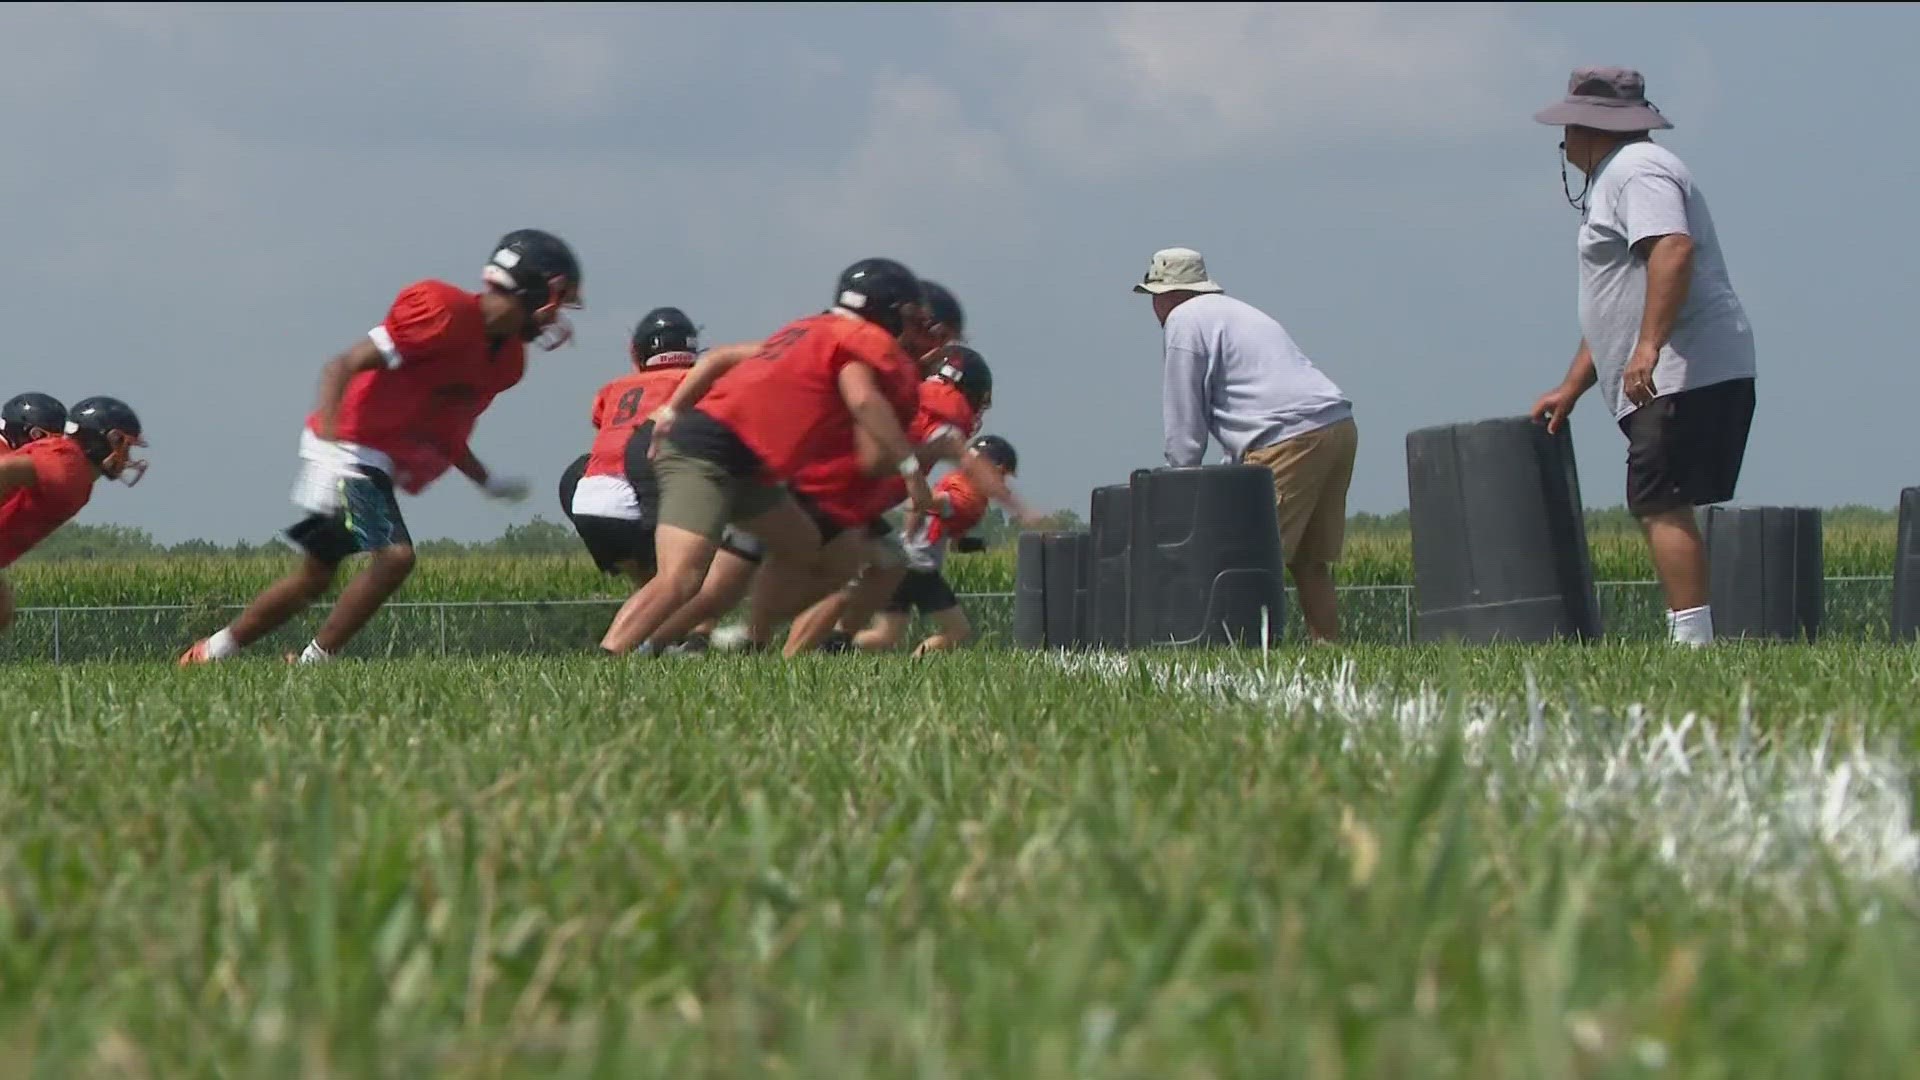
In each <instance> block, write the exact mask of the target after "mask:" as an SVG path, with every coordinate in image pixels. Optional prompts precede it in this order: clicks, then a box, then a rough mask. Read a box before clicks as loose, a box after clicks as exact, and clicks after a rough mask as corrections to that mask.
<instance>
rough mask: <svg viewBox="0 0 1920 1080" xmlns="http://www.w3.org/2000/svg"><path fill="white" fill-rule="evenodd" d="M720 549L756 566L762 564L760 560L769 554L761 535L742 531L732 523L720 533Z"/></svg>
mask: <svg viewBox="0 0 1920 1080" xmlns="http://www.w3.org/2000/svg"><path fill="white" fill-rule="evenodd" d="M720 550H721V551H724V552H727V553H728V554H730V555H733V556H734V557H736V558H740V559H745V560H746V561H747V562H750V563H752V564H754V565H755V566H758V565H760V560H761V559H764V558H766V555H767V549H766V547H765V545H763V544H761V543H760V538H759V537H757V536H755V535H753V534H752V533H748V532H741V531H740V530H739V529H736V528H734V527H733V526H731V525H729V526H727V528H726V531H724V532H722V533H721V534H720Z"/></svg>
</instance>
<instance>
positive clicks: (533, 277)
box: [481, 229, 581, 351]
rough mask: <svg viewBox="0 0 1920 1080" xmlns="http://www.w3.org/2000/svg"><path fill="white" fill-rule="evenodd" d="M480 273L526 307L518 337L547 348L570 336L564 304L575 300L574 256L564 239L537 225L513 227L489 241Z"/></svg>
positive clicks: (576, 272)
mask: <svg viewBox="0 0 1920 1080" xmlns="http://www.w3.org/2000/svg"><path fill="white" fill-rule="evenodd" d="M481 276H482V278H483V279H484V280H485V281H486V283H487V284H489V285H491V286H493V287H494V288H496V289H499V290H500V291H501V292H504V293H507V294H509V295H511V296H514V297H517V298H518V299H519V300H520V303H521V304H522V305H523V306H524V307H525V308H526V313H527V318H526V325H524V326H523V327H521V330H520V336H521V337H522V338H524V339H525V340H527V341H531V342H538V343H539V345H540V347H541V348H543V349H547V350H549V351H551V350H553V349H557V348H559V347H560V346H562V345H564V344H566V343H567V342H568V341H569V340H571V339H572V338H573V324H572V323H571V322H569V321H568V320H567V316H566V314H565V311H564V309H566V308H578V307H580V304H581V300H580V284H581V282H580V260H579V259H577V258H575V257H574V254H573V249H572V248H570V247H568V246H567V242H566V241H565V240H562V239H560V238H559V237H557V236H555V235H553V234H552V233H550V232H543V231H541V230H539V229H515V230H514V231H512V232H510V233H508V234H507V235H505V236H503V237H501V238H500V242H499V243H497V244H495V245H494V246H493V256H492V257H491V258H489V259H488V260H487V268H486V269H485V270H484V271H482V273H481Z"/></svg>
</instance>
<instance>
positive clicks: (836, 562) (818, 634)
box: [749, 531, 867, 657]
mask: <svg viewBox="0 0 1920 1080" xmlns="http://www.w3.org/2000/svg"><path fill="white" fill-rule="evenodd" d="M866 557H867V540H866V537H864V536H862V535H860V534H859V533H857V532H852V531H849V532H844V533H841V534H840V535H839V536H836V537H834V538H833V542H832V543H830V544H828V545H826V546H825V547H823V548H821V549H820V554H819V557H818V558H816V559H814V560H813V561H812V563H811V564H809V565H807V566H805V567H794V568H793V570H792V571H790V572H789V573H787V574H785V575H781V574H779V573H778V572H776V570H775V569H774V568H771V567H770V568H769V569H768V570H767V571H766V572H765V573H764V574H763V575H762V577H763V578H764V579H766V582H767V586H768V587H767V589H766V591H765V594H764V595H763V594H762V592H761V590H760V589H759V588H757V587H756V588H755V590H754V595H753V597H752V598H751V599H750V600H749V603H750V604H756V605H757V607H758V611H757V612H756V615H755V622H756V625H757V626H765V627H767V628H768V629H771V627H772V625H773V623H774V622H777V621H779V620H781V619H793V620H795V621H794V623H793V626H792V628H791V629H790V630H789V631H788V632H787V645H786V649H785V650H784V652H785V655H787V656H789V657H792V656H798V655H799V654H800V653H802V652H805V651H807V650H809V649H811V648H813V647H814V646H816V645H818V644H820V642H822V641H824V640H826V637H827V635H828V634H830V633H832V632H833V624H834V621H835V620H834V619H833V618H832V617H830V616H825V617H823V616H821V615H818V614H816V617H815V618H814V619H813V620H812V621H811V622H806V621H803V616H804V615H805V614H806V613H807V612H808V610H809V609H810V608H813V607H814V606H815V605H816V604H818V603H819V602H820V601H822V600H824V599H826V598H828V597H831V596H833V595H834V594H836V593H838V592H839V591H840V590H841V589H842V588H844V587H845V586H846V584H847V582H848V581H850V580H852V578H853V575H855V574H857V573H859V572H860V565H861V563H863V562H864V561H865V560H866ZM762 619H765V620H767V621H765V622H760V621H759V620H762Z"/></svg>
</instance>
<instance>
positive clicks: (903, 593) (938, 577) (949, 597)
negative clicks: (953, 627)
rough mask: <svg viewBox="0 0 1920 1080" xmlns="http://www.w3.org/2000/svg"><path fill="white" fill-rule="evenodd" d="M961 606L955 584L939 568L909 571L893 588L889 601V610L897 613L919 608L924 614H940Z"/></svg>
mask: <svg viewBox="0 0 1920 1080" xmlns="http://www.w3.org/2000/svg"><path fill="white" fill-rule="evenodd" d="M959 606H960V598H959V597H957V596H955V595H953V586H951V585H949V584H947V579H946V577H945V575H943V574H941V573H940V571H938V570H909V571H907V576H906V577H903V578H901V579H900V585H899V587H898V588H896V589H894V590H893V599H891V600H889V601H887V610H888V611H891V612H894V613H896V614H901V613H905V612H908V611H911V610H914V609H916V608H917V609H918V610H919V612H920V614H922V615H938V614H940V613H941V612H943V611H952V610H953V609H954V608H957V607H959Z"/></svg>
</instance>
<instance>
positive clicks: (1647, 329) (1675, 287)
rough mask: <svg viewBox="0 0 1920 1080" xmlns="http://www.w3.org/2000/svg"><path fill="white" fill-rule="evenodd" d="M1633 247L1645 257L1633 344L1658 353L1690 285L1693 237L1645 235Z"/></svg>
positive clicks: (1681, 234) (1676, 318)
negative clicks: (1642, 300)
mask: <svg viewBox="0 0 1920 1080" xmlns="http://www.w3.org/2000/svg"><path fill="white" fill-rule="evenodd" d="M1633 250H1634V253H1635V254H1638V255H1641V256H1643V257H1644V258H1645V259H1646V260H1647V304H1646V310H1645V311H1644V312H1643V313H1642V314H1641V316H1640V341H1639V343H1638V345H1636V346H1635V348H1636V349H1651V350H1652V351H1653V352H1655V353H1658V352H1659V351H1660V350H1661V349H1664V348H1666V347H1667V342H1668V341H1669V340H1670V339H1672V337H1673V325H1674V323H1675V322H1677V321H1679V318H1680V309H1681V308H1682V307H1684V306H1685V305H1686V302H1687V292H1688V290H1689V289H1690V288H1691V287H1692V285H1693V237H1691V236H1688V235H1687V234H1686V233H1667V234H1666V235H1664V236H1653V237H1648V238H1647V239H1645V240H1642V241H1641V242H1640V243H1638V244H1636V245H1634V249H1633Z"/></svg>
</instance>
